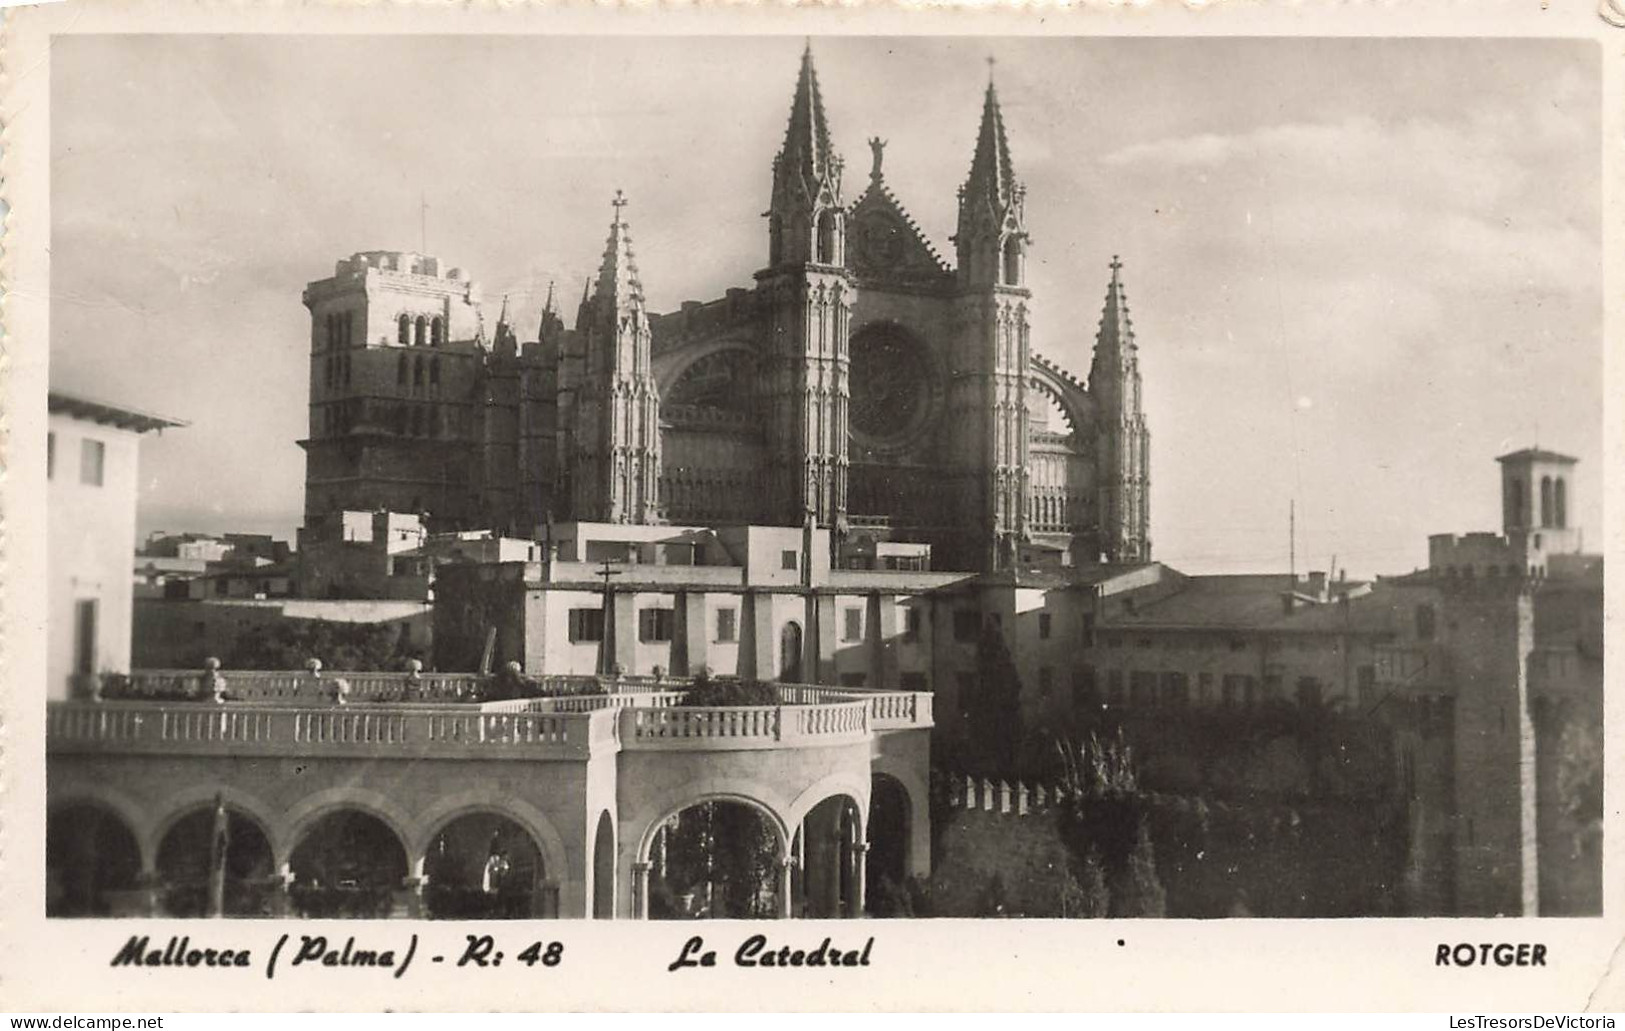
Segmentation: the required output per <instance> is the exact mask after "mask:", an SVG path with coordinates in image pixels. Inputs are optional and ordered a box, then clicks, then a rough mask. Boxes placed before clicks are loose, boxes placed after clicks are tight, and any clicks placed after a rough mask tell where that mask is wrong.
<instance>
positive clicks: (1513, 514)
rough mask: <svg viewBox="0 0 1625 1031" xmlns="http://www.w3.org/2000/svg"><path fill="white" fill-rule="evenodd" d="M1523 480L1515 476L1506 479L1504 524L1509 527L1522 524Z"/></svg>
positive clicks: (1523, 508) (1523, 509)
mask: <svg viewBox="0 0 1625 1031" xmlns="http://www.w3.org/2000/svg"><path fill="white" fill-rule="evenodd" d="M1525 511H1526V509H1525V507H1524V503H1523V481H1522V480H1520V479H1517V478H1516V477H1514V478H1512V479H1510V480H1508V481H1507V500H1506V525H1507V526H1508V527H1511V528H1516V527H1522V526H1523V525H1524V512H1525Z"/></svg>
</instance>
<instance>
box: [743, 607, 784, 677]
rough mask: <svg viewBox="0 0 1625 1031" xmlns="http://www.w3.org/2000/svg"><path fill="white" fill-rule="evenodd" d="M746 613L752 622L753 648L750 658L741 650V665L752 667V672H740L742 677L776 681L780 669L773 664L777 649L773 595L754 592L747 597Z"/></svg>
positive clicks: (751, 648)
mask: <svg viewBox="0 0 1625 1031" xmlns="http://www.w3.org/2000/svg"><path fill="white" fill-rule="evenodd" d="M745 612H746V616H747V618H748V619H749V620H750V630H751V642H750V644H751V646H750V653H749V656H748V657H747V655H746V654H745V649H744V648H741V649H740V655H739V665H740V666H741V667H744V666H746V665H747V664H748V665H749V666H750V672H748V673H747V672H745V671H744V669H743V668H741V670H740V676H742V677H746V678H752V677H754V678H755V679H757V680H776V679H778V676H779V669H778V667H777V666H776V665H774V664H773V652H774V651H775V649H776V647H777V643H778V642H777V641H775V640H774V637H775V635H774V633H773V595H771V594H763V593H761V592H757V591H752V592H751V593H749V594H747V595H745Z"/></svg>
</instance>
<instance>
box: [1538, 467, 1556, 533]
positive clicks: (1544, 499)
mask: <svg viewBox="0 0 1625 1031" xmlns="http://www.w3.org/2000/svg"><path fill="white" fill-rule="evenodd" d="M1540 525H1541V526H1551V525H1553V523H1552V478H1551V477H1550V476H1542V477H1541V478H1540Z"/></svg>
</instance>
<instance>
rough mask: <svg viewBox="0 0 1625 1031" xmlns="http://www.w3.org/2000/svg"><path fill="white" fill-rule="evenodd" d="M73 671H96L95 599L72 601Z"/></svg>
mask: <svg viewBox="0 0 1625 1031" xmlns="http://www.w3.org/2000/svg"><path fill="white" fill-rule="evenodd" d="M73 671H74V672H75V673H86V674H88V673H94V672H96V599H95V598H86V599H84V600H82V601H76V602H74V603H73Z"/></svg>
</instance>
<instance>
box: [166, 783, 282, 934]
mask: <svg viewBox="0 0 1625 1031" xmlns="http://www.w3.org/2000/svg"><path fill="white" fill-rule="evenodd" d="M223 815H224V817H225V819H224V821H222V822H223V823H224V827H223V828H217V827H216V824H215V819H216V817H215V810H214V808H213V807H212V806H210V807H207V808H203V809H197V810H194V811H193V812H191V813H188V814H187V815H185V816H183V817H181V818H180V819H179V820H177V821H175V824H174V825H173V826H172V827H170V828H169V830H168V831H167V832H166V833H165V834H164V838H163V841H161V842H160V843H159V845H158V862H157V868H158V884H159V897H158V904H159V906H161V907H162V909H163V912H164V913H166V914H168V915H169V916H179V917H194V916H212V915H214V914H215V913H216V909H215V905H216V903H217V901H218V903H219V904H220V906H221V907H222V908H221V909H220V910H219V912H220V913H222V914H223V915H225V916H270V915H271V901H272V899H273V897H274V893H275V891H276V887H277V885H276V880H275V874H276V867H275V865H274V861H273V860H272V858H271V843H270V842H269V841H268V840H266V837H265V832H264V831H263V830H261V829H260V826H259V824H257V823H255V822H254V821H253V820H252V819H250V818H249V817H248V816H246V815H244V814H243V813H240V812H238V811H237V810H235V809H232V808H230V807H227V809H226V811H225V813H224V814H223ZM221 829H223V830H224V832H225V833H224V835H222V836H221V838H222V840H220V841H218V842H217V840H216V834H217V830H221ZM220 846H224V848H223V851H222V852H221V853H220V854H219V856H218V858H217V856H216V849H217V848H218V847H220ZM216 862H219V863H220V866H219V868H218V875H219V877H220V881H219V882H216V881H215V880H214V877H215V876H216V872H217V867H216V866H215V864H216ZM217 883H218V888H219V891H220V895H219V897H218V900H217V899H216V897H215V895H214V892H215V890H216V885H217Z"/></svg>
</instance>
